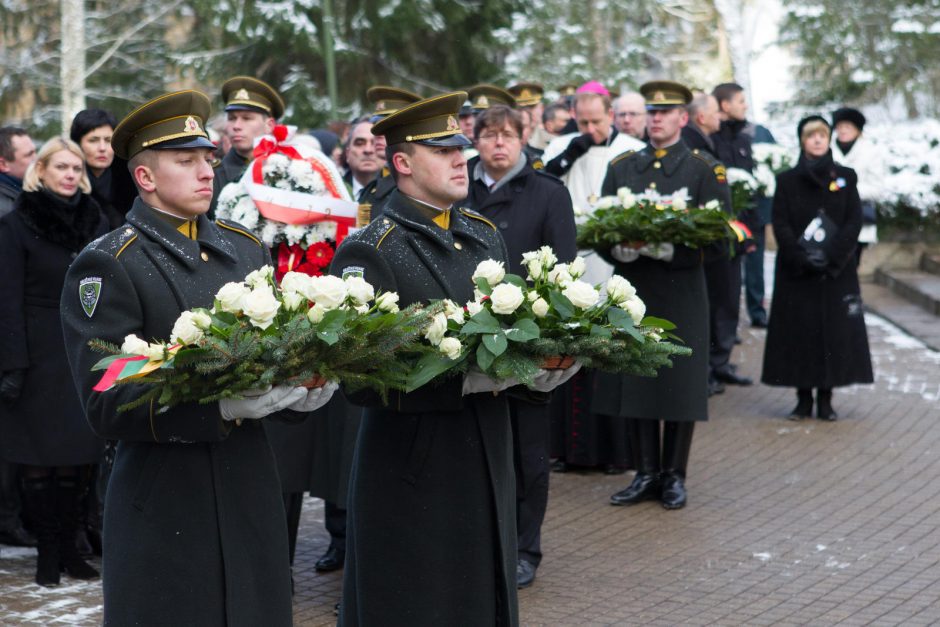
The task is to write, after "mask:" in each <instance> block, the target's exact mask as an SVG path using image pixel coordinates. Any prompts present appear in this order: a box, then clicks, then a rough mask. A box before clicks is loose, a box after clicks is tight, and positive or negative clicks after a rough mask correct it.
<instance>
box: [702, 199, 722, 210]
mask: <svg viewBox="0 0 940 627" xmlns="http://www.w3.org/2000/svg"><path fill="white" fill-rule="evenodd" d="M705 208H706V209H711V210H712V211H717V210H719V209H721V203H720V202H719V201H717V200H709V201H708V202H707V203H705Z"/></svg>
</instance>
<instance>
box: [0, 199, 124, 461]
mask: <svg viewBox="0 0 940 627" xmlns="http://www.w3.org/2000/svg"><path fill="white" fill-rule="evenodd" d="M74 201H75V202H73V203H67V202H66V201H64V200H62V199H60V198H58V197H56V196H53V195H52V194H51V193H50V192H46V191H35V192H23V193H21V194H20V195H19V196H18V197H17V199H16V203H15V206H14V209H13V211H12V212H11V213H9V214H7V215H6V216H5V217H4V218H3V219H2V220H0V264H2V267H3V272H2V273H0V293H2V294H3V298H2V299H0V370H2V371H4V372H10V371H13V370H21V369H22V370H25V371H26V379H25V382H24V386H23V390H22V392H21V394H20V397H19V399H18V400H17V401H15V402H12V403H11V402H5V401H0V445H2V447H3V448H2V451H0V456H2V458H3V459H5V460H7V461H11V462H16V463H20V464H30V465H34V466H77V465H81V464H95V463H98V460H99V458H100V456H101V451H102V448H103V447H104V441H103V440H102V439H101V438H99V437H97V436H96V435H95V434H94V432H93V431H92V430H91V428H90V427H89V426H88V423H87V422H86V421H85V414H84V412H83V411H82V406H81V403H80V402H79V400H78V395H77V394H76V393H75V389H74V387H72V386H71V385H62V383H63V382H64V381H68V380H69V379H70V378H71V371H70V370H69V363H68V359H67V358H66V356H65V341H64V340H63V338H62V318H61V315H60V313H59V296H60V295H61V294H62V284H63V283H64V282H65V273H66V272H67V271H68V268H69V265H70V264H71V263H72V262H73V261H74V260H75V257H76V256H78V253H79V251H81V250H82V248H84V247H85V244H87V243H88V242H90V241H91V240H93V239H95V238H96V237H99V236H101V235H104V234H105V233H106V232H107V230H108V224H107V221H106V218H105V216H104V214H103V213H102V211H101V208H100V207H99V206H98V204H97V203H96V202H95V201H94V199H92V198H91V196H88V195H86V194H83V193H79V195H78V196H76V197H74Z"/></svg>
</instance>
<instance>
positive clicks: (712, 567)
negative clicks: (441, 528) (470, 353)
mask: <svg viewBox="0 0 940 627" xmlns="http://www.w3.org/2000/svg"><path fill="white" fill-rule="evenodd" d="M866 320H867V322H868V328H869V335H870V339H871V345H872V358H873V360H874V366H875V371H876V378H877V382H876V384H875V385H873V386H865V387H856V388H848V389H840V390H837V391H836V394H835V399H834V403H835V406H836V409H837V411H839V413H840V419H839V420H838V421H837V422H835V423H822V422H818V421H815V420H808V421H805V422H800V423H793V422H789V421H787V420H785V419H784V416H785V415H786V414H787V413H788V412H789V410H790V409H791V408H792V405H793V404H794V402H795V395H794V393H793V391H792V390H784V389H775V388H769V387H766V386H763V385H755V386H753V387H749V388H730V387H729V389H728V391H727V392H726V393H725V394H723V395H720V396H717V397H714V398H713V399H712V405H711V416H712V420H711V422H709V423H707V424H704V425H700V426H699V428H698V429H697V433H696V437H695V443H694V446H693V448H692V461H691V467H690V478H689V481H688V487H689V490H690V502H689V505H688V507H686V508H685V509H683V510H678V511H672V512H667V511H665V510H663V509H662V508H661V507H660V506H659V505H658V504H656V503H645V504H641V505H637V506H633V507H627V508H617V507H611V506H609V505H608V504H607V498H608V496H609V495H610V494H611V493H613V492H615V491H617V490H618V489H620V488H622V487H623V486H624V485H625V484H626V483H627V481H628V478H629V476H628V475H622V476H615V477H609V476H604V475H599V474H563V475H558V474H556V475H553V476H552V487H551V499H550V503H549V511H548V517H547V520H546V522H545V527H544V539H543V542H544V548H545V559H544V561H543V562H542V566H541V568H540V569H539V572H538V578H537V579H536V582H535V585H534V586H533V587H532V588H530V589H528V590H524V591H522V592H521V593H520V606H521V608H520V609H521V618H522V622H523V623H525V624H530V625H613V624H617V625H678V624H690V625H743V624H747V625H809V624H812V625H835V624H840V625H866V624H877V625H899V624H903V625H928V624H934V623H937V622H938V621H940V524H938V523H940V353H936V352H932V351H930V350H928V349H926V348H925V347H924V345H923V344H921V343H919V342H918V341H916V340H913V339H912V338H910V337H908V336H905V335H904V334H902V333H901V332H900V331H899V330H898V329H897V328H896V327H893V326H891V325H889V324H888V323H886V322H884V321H883V320H882V319H880V318H877V317H874V316H868V317H867V318H866ZM742 336H743V338H744V344H743V345H742V346H741V347H739V350H738V351H737V353H736V361H738V362H739V363H740V370H741V372H742V373H743V374H746V375H750V376H753V377H755V378H758V377H759V375H760V363H761V357H762V352H763V339H764V332H763V331H755V330H751V329H749V328H746V327H743V326H742ZM322 516H323V512H322V507H321V504H320V503H319V501H313V500H310V501H309V503H308V506H307V507H306V509H305V514H304V520H303V523H302V524H303V528H302V537H301V539H300V541H299V546H298V556H297V560H298V564H297V568H296V571H297V594H296V597H295V618H296V623H297V624H298V625H328V624H332V623H333V621H334V620H335V619H334V617H333V612H332V609H333V604H334V603H335V602H336V601H337V600H338V598H339V591H340V585H341V578H342V577H341V574H340V573H331V574H323V575H321V574H317V573H315V572H314V571H313V562H314V561H315V560H316V559H317V557H318V556H319V555H320V554H321V553H322V552H323V551H324V549H325V548H326V544H327V536H326V534H325V532H324V530H323V527H322ZM33 555H34V553H33V552H32V551H28V550H14V549H9V548H7V547H0V624H2V625H55V624H68V625H94V624H98V623H99V622H100V620H101V599H100V586H98V585H96V584H75V583H72V582H70V581H69V580H67V579H65V580H64V581H65V582H67V583H68V584H69V585H63V586H61V587H59V588H57V589H50V590H46V589H43V588H40V587H38V586H36V585H34V584H32V583H30V582H31V581H32V579H31V578H32V572H33V568H34V557H33ZM388 568H389V570H390V574H391V576H394V569H395V565H394V564H389V565H388Z"/></svg>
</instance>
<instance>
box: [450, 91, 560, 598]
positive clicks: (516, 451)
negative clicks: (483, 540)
mask: <svg viewBox="0 0 940 627" xmlns="http://www.w3.org/2000/svg"><path fill="white" fill-rule="evenodd" d="M522 131H523V121H522V117H521V116H520V114H519V113H518V112H517V111H513V110H512V109H510V108H509V107H505V106H502V105H494V106H492V107H490V108H489V109H487V110H486V111H483V112H482V113H481V114H479V115H478V116H477V119H476V124H475V128H474V134H475V137H476V146H477V150H479V152H480V155H479V157H476V158H474V159H471V160H470V162H469V163H468V164H467V171H468V173H469V174H470V189H469V192H468V193H469V195H468V197H467V199H466V200H465V201H464V202H463V204H464V205H466V206H469V207H470V208H471V209H473V210H474V211H476V212H478V213H480V214H481V215H483V216H484V217H486V218H487V219H489V220H490V221H491V222H492V223H493V224H495V225H496V226H497V228H498V229H499V232H500V234H501V235H502V236H503V240H504V241H505V242H506V248H507V250H508V253H509V268H508V270H509V271H510V272H512V273H514V274H518V275H520V276H523V277H524V276H526V272H525V269H524V268H523V266H522V253H524V252H527V251H530V250H536V249H538V248H539V247H541V246H551V247H552V249H553V250H554V251H555V254H556V255H557V256H558V259H559V260H560V261H563V262H566V263H567V262H570V261H572V260H573V259H574V257H575V255H576V254H577V247H576V245H575V226H574V210H573V209H572V207H571V196H570V195H569V194H568V192H567V190H566V189H565V186H564V185H563V184H562V183H561V181H560V180H558V179H557V178H555V177H554V176H552V175H550V174H546V173H545V172H542V171H540V170H535V169H533V168H532V165H531V164H530V163H529V162H528V160H527V159H526V156H525V155H524V154H523V147H522ZM507 396H508V398H509V413H510V419H511V421H512V430H513V457H514V462H515V467H516V507H517V511H518V513H517V516H516V523H517V525H516V530H517V534H518V543H519V546H518V561H517V566H516V585H517V586H518V587H519V588H526V587H528V586H530V585H532V582H533V581H534V579H535V570H536V569H537V568H538V565H539V562H540V561H541V559H542V548H541V530H542V521H543V520H544V518H545V508H546V506H547V505H548V477H549V416H548V412H549V405H548V401H549V398H550V396H549V395H548V394H546V393H543V392H537V391H534V390H530V389H528V388H526V387H525V386H516V387H513V388H510V389H509V390H508V391H507Z"/></svg>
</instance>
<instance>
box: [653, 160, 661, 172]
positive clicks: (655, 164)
mask: <svg viewBox="0 0 940 627" xmlns="http://www.w3.org/2000/svg"><path fill="white" fill-rule="evenodd" d="M653 167H654V168H656V169H657V170H658V169H659V168H661V167H663V164H661V163H660V162H659V161H654V162H653Z"/></svg>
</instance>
